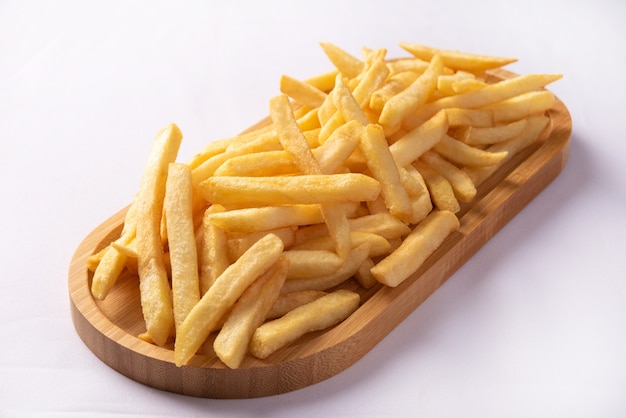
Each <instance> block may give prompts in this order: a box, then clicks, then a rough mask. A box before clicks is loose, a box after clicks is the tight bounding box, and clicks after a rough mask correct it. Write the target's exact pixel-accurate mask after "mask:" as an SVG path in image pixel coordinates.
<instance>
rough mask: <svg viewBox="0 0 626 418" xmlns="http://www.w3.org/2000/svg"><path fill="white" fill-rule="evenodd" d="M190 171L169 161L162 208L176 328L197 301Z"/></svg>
mask: <svg viewBox="0 0 626 418" xmlns="http://www.w3.org/2000/svg"><path fill="white" fill-rule="evenodd" d="M192 205H193V202H192V190H191V170H190V168H189V166H188V165H186V164H181V163H171V164H170V165H169V169H168V174H167V182H166V187H165V201H164V208H165V210H166V211H167V213H168V215H167V217H166V222H167V230H168V231H169V233H168V246H169V253H170V266H171V269H172V303H173V309H174V321H175V326H176V328H178V327H179V326H180V324H181V323H182V322H183V320H184V319H185V317H186V316H187V314H188V313H189V311H191V308H193V306H194V305H195V304H196V303H198V301H199V300H200V283H199V278H198V254H197V248H196V239H195V234H194V228H193V219H192V212H191V209H192Z"/></svg>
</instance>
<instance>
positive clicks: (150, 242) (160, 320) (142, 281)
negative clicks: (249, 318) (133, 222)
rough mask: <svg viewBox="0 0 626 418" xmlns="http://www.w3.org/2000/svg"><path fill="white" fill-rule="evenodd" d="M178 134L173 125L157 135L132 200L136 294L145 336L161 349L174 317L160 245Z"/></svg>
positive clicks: (179, 137)
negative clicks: (137, 282) (168, 175)
mask: <svg viewBox="0 0 626 418" xmlns="http://www.w3.org/2000/svg"><path fill="white" fill-rule="evenodd" d="M181 140H182V134H181V132H180V130H179V129H178V127H177V126H176V125H174V124H171V125H168V126H166V127H165V128H163V129H162V130H160V131H159V132H158V134H157V137H156V139H155V141H154V144H153V146H152V149H151V150H150V153H149V156H148V162H147V163H146V166H145V168H144V172H143V175H142V178H141V184H140V186H139V192H138V193H137V198H136V201H135V202H136V203H134V204H136V205H137V209H136V211H137V212H136V215H135V216H136V217H137V232H136V237H135V240H136V242H137V263H138V266H137V268H138V272H139V293H140V299H141V307H142V312H143V317H144V320H145V323H146V330H147V331H146V332H147V333H148V335H149V336H150V338H152V340H153V341H154V342H155V343H156V344H157V345H163V344H165V343H166V342H167V339H168V338H169V337H170V335H172V332H173V331H174V313H173V310H172V295H171V289H170V284H169V281H168V275H167V271H166V268H165V262H164V260H163V247H162V243H161V232H160V227H161V214H162V211H163V200H164V197H165V182H166V179H167V168H168V166H169V164H170V163H172V162H174V161H175V160H176V155H177V153H178V149H179V147H180V143H181Z"/></svg>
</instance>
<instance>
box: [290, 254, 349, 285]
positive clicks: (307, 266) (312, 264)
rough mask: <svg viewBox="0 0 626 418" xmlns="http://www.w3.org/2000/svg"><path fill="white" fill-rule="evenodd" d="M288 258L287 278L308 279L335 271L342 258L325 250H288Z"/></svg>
mask: <svg viewBox="0 0 626 418" xmlns="http://www.w3.org/2000/svg"><path fill="white" fill-rule="evenodd" d="M284 254H285V256H286V257H287V259H288V260H289V271H288V273H287V279H289V280H292V279H309V278H312V277H317V276H325V275H328V274H332V273H335V272H336V271H337V270H339V268H340V267H341V266H342V265H343V260H342V259H341V258H340V257H339V256H338V255H337V254H336V253H335V252H333V251H327V250H288V251H285V253H284Z"/></svg>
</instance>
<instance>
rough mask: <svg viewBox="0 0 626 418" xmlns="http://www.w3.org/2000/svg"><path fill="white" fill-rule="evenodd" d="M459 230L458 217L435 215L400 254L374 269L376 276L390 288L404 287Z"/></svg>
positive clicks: (414, 233)
mask: <svg viewBox="0 0 626 418" xmlns="http://www.w3.org/2000/svg"><path fill="white" fill-rule="evenodd" d="M458 228H459V220H458V218H457V217H456V215H455V214H454V213H452V212H449V211H433V212H432V213H431V214H430V215H428V217H426V219H424V220H423V221H422V222H420V223H419V225H418V226H417V227H415V229H413V231H411V233H410V234H409V235H408V236H407V237H406V238H405V239H404V241H403V242H402V245H400V247H399V248H398V249H397V250H396V251H394V252H393V253H391V254H390V255H388V256H387V257H385V258H384V259H383V260H382V261H380V262H379V263H378V264H376V265H375V266H374V267H372V269H371V272H372V275H373V276H374V277H375V278H376V280H378V281H379V282H381V283H382V284H384V285H386V286H390V287H396V286H398V285H400V283H402V282H403V281H404V280H406V279H407V278H408V277H409V276H410V275H411V274H413V273H414V272H416V271H417V270H418V269H419V268H420V266H421V265H422V264H423V263H424V261H426V259H427V258H428V257H429V256H430V255H431V254H432V253H433V252H434V251H435V250H436V249H437V248H438V247H439V246H440V245H441V243H442V242H443V241H444V240H445V239H446V238H447V237H448V235H450V234H451V233H452V232H453V231H456V230H457V229H458Z"/></svg>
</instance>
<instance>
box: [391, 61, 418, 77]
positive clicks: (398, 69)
mask: <svg viewBox="0 0 626 418" xmlns="http://www.w3.org/2000/svg"><path fill="white" fill-rule="evenodd" d="M387 67H389V73H390V75H391V76H392V77H393V76H394V75H396V74H400V73H406V72H411V73H414V74H415V77H417V76H418V75H420V74H422V73H423V72H424V71H426V68H428V61H424V60H421V59H418V58H398V59H395V60H393V61H389V62H388V63H387Z"/></svg>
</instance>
